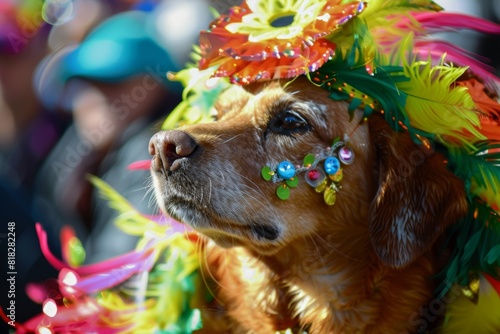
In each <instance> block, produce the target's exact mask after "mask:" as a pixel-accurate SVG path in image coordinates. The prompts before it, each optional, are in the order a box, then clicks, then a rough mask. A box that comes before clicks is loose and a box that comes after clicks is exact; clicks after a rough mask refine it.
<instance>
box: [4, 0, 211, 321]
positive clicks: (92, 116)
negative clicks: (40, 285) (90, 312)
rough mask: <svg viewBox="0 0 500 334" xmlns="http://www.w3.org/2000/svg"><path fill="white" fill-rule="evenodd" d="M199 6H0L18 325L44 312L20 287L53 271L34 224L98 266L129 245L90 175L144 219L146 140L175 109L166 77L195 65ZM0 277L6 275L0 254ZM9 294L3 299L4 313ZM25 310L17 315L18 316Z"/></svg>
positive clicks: (110, 0)
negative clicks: (137, 165)
mask: <svg viewBox="0 0 500 334" xmlns="http://www.w3.org/2000/svg"><path fill="white" fill-rule="evenodd" d="M209 6H210V2H209V1H206V0H164V1H162V0H0V224H1V225H2V226H4V227H5V229H4V230H3V231H0V233H1V236H3V237H4V238H2V239H1V247H2V254H4V253H6V251H7V245H6V239H7V238H6V236H7V233H6V232H7V229H6V226H7V222H15V224H16V225H15V226H16V227H15V233H16V250H17V252H16V270H17V273H18V276H17V281H16V286H17V287H18V289H19V290H18V291H17V292H18V293H17V294H16V303H17V305H19V307H17V314H16V316H17V318H18V321H19V322H21V321H23V320H25V319H26V318H27V317H29V316H31V315H33V314H34V313H38V312H39V307H40V306H39V305H34V304H32V303H31V302H30V301H29V300H28V298H27V296H26V294H25V293H24V291H23V289H24V286H25V285H26V284H27V283H29V282H41V281H42V282H43V281H44V280H46V279H48V278H49V277H56V275H57V272H56V271H54V270H52V269H51V268H50V266H48V264H47V262H46V261H45V260H44V259H43V256H41V253H40V249H39V246H38V239H37V237H36V234H35V228H34V226H35V223H36V222H40V223H42V224H43V226H44V229H46V230H47V231H48V239H49V244H50V248H51V250H52V251H53V252H55V253H56V254H57V255H59V249H60V246H59V242H58V240H59V235H58V234H59V232H60V230H61V227H62V226H64V225H70V226H71V227H72V228H73V229H74V230H75V231H76V234H77V235H78V237H79V238H80V239H81V240H82V241H83V243H84V246H85V249H86V250H87V257H86V262H88V263H94V262H97V261H100V260H103V259H105V258H109V257H112V256H116V255H118V254H122V253H124V252H126V251H129V250H131V249H132V248H134V247H135V239H133V238H132V237H130V236H128V235H126V234H124V233H122V232H120V230H118V229H117V228H116V226H115V225H114V224H113V218H114V216H115V215H116V212H114V211H113V210H112V209H110V208H109V207H108V205H107V203H106V201H105V200H103V199H102V198H101V197H99V195H98V193H97V191H96V190H95V189H94V187H92V185H91V184H90V183H89V181H88V177H87V176H88V175H96V176H98V177H100V178H102V179H103V180H104V181H106V182H107V183H108V184H110V185H111V186H112V187H113V188H115V189H116V190H117V191H118V192H119V193H120V194H122V195H123V196H124V197H125V198H127V199H128V200H129V201H130V203H132V204H133V205H134V206H135V207H137V208H138V210H140V211H141V212H144V213H146V214H155V213H157V212H156V210H157V209H156V206H155V205H154V204H152V203H151V198H150V197H149V195H148V194H147V187H148V179H149V175H148V172H147V171H133V172H132V171H129V170H127V166H128V165H129V164H130V163H132V162H135V161H138V160H143V159H149V154H148V150H147V147H148V142H149V139H150V137H151V136H152V134H153V133H154V132H155V131H156V130H157V129H158V127H159V125H160V124H161V123H162V120H163V119H164V118H165V117H166V116H167V115H168V113H169V112H170V111H171V110H172V109H173V108H174V107H175V106H176V105H177V103H178V102H179V101H180V96H181V89H182V87H181V86H180V84H179V83H177V82H171V81H169V80H167V73H168V72H169V71H173V72H175V71H178V70H180V69H182V68H183V67H184V66H185V65H186V63H188V62H189V61H190V53H191V52H192V46H193V44H195V43H196V42H197V38H198V33H199V31H200V30H201V29H205V28H206V27H207V26H208V24H209V22H210V21H211V20H212V19H213V13H212V11H211V10H210V8H209ZM4 258H5V264H4V265H3V267H2V268H3V270H2V272H3V273H6V272H7V271H8V270H7V265H6V262H7V261H6V257H4ZM4 295H6V293H3V292H2V297H1V298H2V299H0V300H2V303H1V304H2V305H5V303H4V302H3V301H4V298H5V297H6V296H4ZM21 306H22V307H21Z"/></svg>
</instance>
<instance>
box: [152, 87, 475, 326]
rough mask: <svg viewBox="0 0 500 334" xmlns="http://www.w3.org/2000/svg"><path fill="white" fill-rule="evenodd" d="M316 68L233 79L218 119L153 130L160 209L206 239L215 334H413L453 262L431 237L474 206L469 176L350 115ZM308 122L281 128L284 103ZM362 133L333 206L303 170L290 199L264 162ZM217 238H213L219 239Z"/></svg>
mask: <svg viewBox="0 0 500 334" xmlns="http://www.w3.org/2000/svg"><path fill="white" fill-rule="evenodd" d="M328 95H329V93H328V92H326V91H324V90H323V89H321V88H318V87H315V86H313V85H312V84H311V83H309V82H308V81H307V80H305V79H304V78H299V79H297V80H295V81H294V82H292V83H290V84H288V85H285V83H284V82H277V81H276V82H271V83H266V84H254V85H251V86H248V87H245V88H242V87H238V86H233V87H231V88H230V89H228V91H226V92H225V93H223V94H222V96H221V98H220V99H219V102H218V103H217V105H216V108H217V111H218V114H219V115H218V120H217V121H216V122H214V123H209V124H200V125H193V126H186V127H184V128H181V129H179V130H175V131H170V132H160V133H158V134H157V135H155V136H154V137H153V138H152V140H151V145H150V152H151V154H152V155H153V156H154V158H153V164H152V166H153V168H152V169H153V180H154V184H155V190H156V195H157V198H158V202H159V204H160V207H161V208H162V209H163V210H164V211H165V212H167V213H168V214H170V215H172V216H173V217H175V218H177V219H179V220H181V221H182V222H184V223H186V224H189V225H191V226H192V227H193V228H194V229H196V230H197V231H199V232H200V233H202V234H203V235H205V236H206V237H208V239H207V240H208V241H207V244H206V247H205V251H206V272H205V276H206V277H207V278H211V280H212V281H213V282H215V284H214V285H213V286H212V288H213V290H214V291H215V293H216V302H214V303H213V304H212V305H209V306H207V308H205V312H204V317H205V325H206V327H205V332H207V333H226V332H227V333H274V332H275V331H276V330H278V329H281V330H282V329H286V328H292V327H293V328H303V329H305V330H307V331H308V332H309V333H384V334H387V333H406V332H415V331H416V330H417V328H416V322H415V319H416V318H417V317H416V316H415V313H416V312H418V310H419V308H420V307H421V306H424V305H426V304H427V303H428V302H429V301H430V300H431V299H432V295H433V291H434V288H435V286H434V283H433V281H432V279H431V277H432V275H433V274H435V273H436V272H437V271H438V270H439V269H440V266H441V262H442V260H440V259H438V257H439V253H438V250H435V249H434V247H432V245H433V244H434V243H435V241H436V239H437V238H438V237H439V236H440V235H441V234H442V233H443V231H444V230H445V228H446V227H447V226H449V225H450V224H453V223H454V222H456V221H457V220H458V219H459V218H460V217H461V216H462V215H464V214H465V212H466V209H467V208H466V202H465V198H464V196H465V195H464V190H463V184H462V183H461V181H459V180H458V179H457V178H456V177H455V176H454V175H453V174H452V173H450V172H449V171H447V170H446V167H445V163H444V161H443V157H442V156H441V155H439V154H438V153H436V152H434V151H433V149H432V148H424V147H419V146H417V145H415V144H414V143H413V142H412V140H411V138H410V137H409V136H408V134H406V133H396V132H395V131H393V130H392V129H390V128H389V126H388V125H387V123H386V122H385V121H384V120H383V119H382V117H381V116H380V115H374V116H371V117H370V118H369V119H368V120H367V121H365V122H361V121H362V119H361V117H362V115H361V111H356V112H355V115H354V118H353V120H349V113H348V112H347V104H346V103H344V102H336V101H333V100H332V99H330V98H329V97H328ZM287 108H288V109H291V110H293V111H294V112H296V113H298V114H300V115H301V116H302V117H303V118H304V119H305V120H306V121H307V125H308V126H307V127H305V128H303V129H302V128H301V131H297V132H294V133H292V134H291V135H290V134H284V133H279V131H278V132H276V130H270V127H269V124H270V122H273V119H275V118H276V117H278V116H277V115H281V114H280V113H283V112H284V111H285V110H287ZM344 134H349V135H350V142H349V145H350V146H351V147H352V148H353V150H354V151H355V154H356V157H355V160H354V163H353V164H352V165H350V166H346V167H345V168H344V179H343V180H342V182H341V184H342V189H341V190H340V191H339V193H338V194H337V201H336V203H335V205H333V206H328V205H326V204H325V203H324V202H323V199H322V195H321V194H317V193H316V192H315V190H314V189H313V188H311V187H310V186H308V185H307V184H306V183H305V182H304V181H303V178H302V176H301V177H300V178H301V183H300V184H299V186H298V188H296V189H292V191H291V196H290V198H289V199H288V200H286V201H282V200H280V199H279V198H278V197H277V196H276V194H275V191H276V187H277V184H274V183H272V182H266V181H264V180H263V179H262V178H261V176H260V170H261V168H262V167H263V166H265V165H273V164H274V165H276V164H277V163H279V162H280V161H283V160H288V161H291V162H293V163H294V164H298V163H301V161H302V159H303V158H304V156H305V155H306V154H308V153H310V152H313V151H314V149H315V148H317V147H320V146H321V147H326V146H328V145H330V144H331V142H332V140H333V139H334V138H335V137H337V136H340V137H342V136H343V135H344ZM212 240H213V241H214V242H213V241H212Z"/></svg>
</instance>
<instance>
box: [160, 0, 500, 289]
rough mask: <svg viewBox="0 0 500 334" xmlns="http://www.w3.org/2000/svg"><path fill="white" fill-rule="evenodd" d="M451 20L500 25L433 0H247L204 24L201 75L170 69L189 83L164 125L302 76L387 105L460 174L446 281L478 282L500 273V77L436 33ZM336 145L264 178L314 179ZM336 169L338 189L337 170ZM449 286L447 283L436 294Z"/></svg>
mask: <svg viewBox="0 0 500 334" xmlns="http://www.w3.org/2000/svg"><path fill="white" fill-rule="evenodd" d="M456 29H471V30H476V31H479V32H482V33H495V34H499V33H500V26H498V25H496V24H494V23H491V22H488V21H485V20H483V19H480V18H475V17H471V16H468V15H463V14H458V13H446V12H443V11H442V8H441V7H440V6H438V5H437V4H435V3H434V2H433V1H429V0H418V1H410V0H395V1H383V0H366V1H349V0H322V1H316V0H315V1H313V0H295V1H292V0H273V1H264V0H247V1H245V2H243V4H242V5H241V6H235V7H232V8H231V9H230V10H229V12H228V13H227V14H224V15H221V16H220V17H219V18H217V19H216V20H215V21H213V22H212V24H211V25H210V27H209V29H208V30H206V31H203V32H202V33H201V35H200V47H199V50H198V51H199V55H198V59H197V60H198V68H199V70H200V71H197V70H196V69H189V70H186V71H191V72H190V73H191V74H192V73H193V72H196V73H197V74H196V76H190V77H189V79H187V78H186V73H187V72H184V71H183V72H180V73H178V74H177V75H174V76H173V77H174V78H176V79H178V80H181V81H184V82H185V83H188V85H187V86H186V89H185V96H184V102H183V103H182V104H181V106H179V108H178V109H176V110H175V111H174V112H173V114H172V117H170V118H169V119H167V121H166V123H165V124H164V125H165V126H164V128H169V127H172V126H174V125H175V124H178V123H179V121H180V122H189V118H191V119H192V117H189V116H188V115H192V114H193V111H192V110H193V109H191V108H189V106H191V107H192V106H194V110H196V114H197V115H198V116H197V117H195V118H197V119H198V120H203V119H204V116H202V115H208V114H209V109H210V107H211V102H210V101H213V100H214V99H215V98H216V95H218V94H219V92H220V91H221V90H222V89H224V87H227V86H228V85H230V84H237V85H245V84H249V83H252V82H258V81H266V80H272V79H293V78H295V77H297V76H300V75H303V76H306V77H307V78H308V79H309V80H310V81H311V82H312V83H313V84H315V85H317V86H320V87H322V88H324V89H326V90H327V91H329V92H330V93H331V94H330V98H332V99H334V100H346V101H348V102H349V108H348V110H349V112H350V113H353V112H354V110H355V109H361V110H363V111H364V116H365V117H369V116H370V115H372V114H373V113H378V114H381V115H383V117H384V118H385V120H386V121H387V123H388V124H389V125H390V126H391V127H392V128H393V129H394V130H396V131H407V132H408V133H409V134H410V136H411V137H412V139H413V140H414V142H415V143H416V144H419V145H424V146H426V147H436V148H438V149H439V150H440V151H441V153H443V154H444V156H445V157H446V161H447V163H448V167H449V169H450V170H451V171H452V172H453V173H455V174H456V175H457V176H458V177H459V178H461V179H462V180H463V181H464V185H465V190H466V193H467V199H468V201H469V215H468V216H467V217H466V218H464V219H463V220H462V221H460V222H459V223H458V224H455V225H454V226H453V227H452V228H451V229H452V233H455V236H456V240H457V242H458V243H459V245H457V247H455V253H454V254H453V258H452V260H451V261H450V263H449V266H448V267H447V268H446V270H445V271H444V272H443V281H445V280H446V281H447V282H458V283H460V284H461V285H463V286H467V285H468V284H472V282H473V280H471V279H470V277H472V276H471V275H470V274H471V272H482V273H486V274H489V275H491V276H493V277H495V278H497V279H499V278H500V276H499V268H500V246H499V245H500V218H499V213H500V153H499V151H500V123H499V122H500V105H499V103H498V101H497V92H496V89H495V86H496V85H497V84H498V83H500V79H498V78H497V77H495V76H494V75H493V74H492V73H491V68H489V67H488V66H487V65H485V64H483V63H482V62H480V61H478V60H476V59H475V58H474V55H473V54H471V53H469V52H467V51H465V50H463V49H461V48H460V47H457V46H455V45H452V44H450V43H448V42H446V41H440V40H437V39H430V38H429V36H430V35H432V34H433V33H436V32H441V31H447V30H456ZM208 78H211V79H210V81H207V79H208ZM208 82H211V85H210V86H213V87H215V89H213V90H211V89H210V87H208V86H207V83H208ZM203 97H204V98H205V99H204V98H203ZM207 97H208V99H207ZM202 101H204V102H202ZM204 104H208V105H204ZM339 135H340V134H339ZM333 147H334V146H332V148H331V149H330V150H327V151H329V152H326V151H324V152H323V153H322V154H319V155H315V156H313V157H310V156H308V157H306V158H305V159H304V164H303V165H302V166H293V165H292V164H291V163H289V162H288V161H283V162H281V163H280V164H279V165H276V166H265V167H264V168H263V170H262V176H263V178H264V179H265V180H268V181H271V180H272V181H274V182H277V183H280V185H279V186H278V189H277V194H278V196H279V197H280V198H282V199H286V198H288V196H289V190H288V189H287V188H288V187H290V188H293V187H295V186H297V182H298V180H297V175H298V173H300V172H305V175H304V178H305V179H306V181H307V183H309V184H311V183H310V182H309V181H311V180H308V176H309V175H308V173H309V171H312V170H315V171H317V169H316V168H312V167H311V166H312V165H314V167H317V166H319V163H320V162H321V163H324V162H323V160H325V159H327V158H329V157H330V156H332V157H335V158H336V157H337V153H336V152H334V151H335V150H336V149H337V148H335V149H333ZM325 152H326V153H325ZM306 160H307V161H306ZM319 173H321V171H320V172H319ZM310 176H312V177H316V176H317V175H316V174H315V172H312V173H311V175H310ZM329 178H330V179H331V180H332V184H330V185H329V186H328V189H332V190H333V195H334V194H335V192H336V191H337V190H338V189H339V188H340V184H339V180H337V181H335V180H334V178H333V175H330V176H329ZM321 180H322V182H324V180H326V177H325V178H323V177H321ZM314 186H317V185H316V184H314ZM325 189H326V187H323V185H322V184H321V187H319V189H318V188H317V190H318V192H324V197H325V202H326V203H327V204H333V202H334V199H333V200H332V196H333V195H332V191H329V192H328V196H327V194H326V193H327V191H326V190H325ZM446 290H447V288H446V287H444V286H443V289H442V290H441V293H444V292H445V291H446Z"/></svg>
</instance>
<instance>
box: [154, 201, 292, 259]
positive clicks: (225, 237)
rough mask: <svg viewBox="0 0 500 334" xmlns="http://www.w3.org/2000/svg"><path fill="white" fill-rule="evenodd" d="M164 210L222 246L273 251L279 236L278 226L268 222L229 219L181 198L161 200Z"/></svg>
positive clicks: (263, 251)
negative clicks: (163, 202)
mask: <svg viewBox="0 0 500 334" xmlns="http://www.w3.org/2000/svg"><path fill="white" fill-rule="evenodd" d="M165 203H166V204H165V206H164V207H165V210H166V212H167V214H168V215H169V216H170V217H172V218H174V219H176V220H178V221H180V222H181V223H184V224H186V225H188V226H190V227H192V228H193V229H194V230H196V231H197V232H199V233H201V234H203V235H205V236H206V237H208V238H210V239H212V240H213V241H214V242H215V243H216V244H217V245H219V246H221V247H223V248H231V247H236V246H247V247H250V248H253V249H254V250H256V251H257V252H259V253H262V254H272V253H275V252H276V251H277V250H278V248H279V245H280V239H281V237H282V235H281V231H280V230H279V228H278V227H276V226H274V225H273V224H272V223H270V222H261V221H256V220H253V221H251V222H231V221H229V220H226V219H224V218H222V217H221V216H220V215H218V214H217V213H214V212H211V211H210V209H209V208H208V207H199V205H198V204H197V203H196V204H193V203H190V202H187V201H183V200H179V199H176V200H172V199H170V200H168V201H165Z"/></svg>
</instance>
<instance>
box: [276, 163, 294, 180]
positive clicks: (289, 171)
mask: <svg viewBox="0 0 500 334" xmlns="http://www.w3.org/2000/svg"><path fill="white" fill-rule="evenodd" d="M278 175H279V177H281V178H282V179H285V180H289V179H291V178H292V177H294V176H295V166H294V165H292V164H291V163H290V162H288V161H282V162H280V164H279V165H278Z"/></svg>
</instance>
